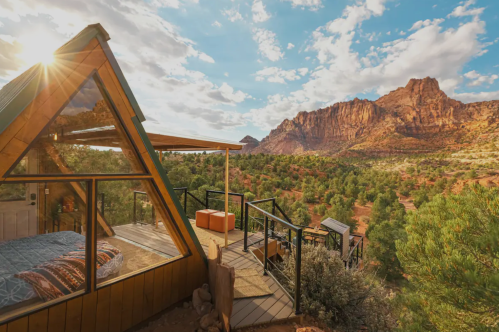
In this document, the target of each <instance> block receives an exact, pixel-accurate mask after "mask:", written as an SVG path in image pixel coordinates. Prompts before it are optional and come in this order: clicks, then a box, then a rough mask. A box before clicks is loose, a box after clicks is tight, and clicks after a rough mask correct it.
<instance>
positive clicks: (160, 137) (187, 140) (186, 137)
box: [142, 121, 245, 151]
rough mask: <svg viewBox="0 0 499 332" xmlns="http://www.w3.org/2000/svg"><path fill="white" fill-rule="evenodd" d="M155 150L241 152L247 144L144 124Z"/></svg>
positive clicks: (151, 123) (153, 124)
mask: <svg viewBox="0 0 499 332" xmlns="http://www.w3.org/2000/svg"><path fill="white" fill-rule="evenodd" d="M142 124H143V126H144V129H145V130H146V133H147V136H148V137H149V140H150V141H151V143H152V145H153V147H154V149H156V150H161V151H200V150H225V149H229V150H241V149H242V148H243V146H244V145H245V143H239V142H234V141H228V140H221V139H217V138H211V137H206V136H199V135H193V134H189V133H185V132H184V133H182V132H178V131H173V130H171V129H170V128H167V127H164V126H161V125H159V124H156V123H153V122H149V121H145V122H143V123H142Z"/></svg>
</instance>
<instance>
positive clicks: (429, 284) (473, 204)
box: [396, 185, 499, 331]
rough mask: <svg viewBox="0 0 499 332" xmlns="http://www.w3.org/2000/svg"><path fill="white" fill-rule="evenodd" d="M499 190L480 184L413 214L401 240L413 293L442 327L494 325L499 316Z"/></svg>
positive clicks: (399, 247) (400, 250)
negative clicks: (404, 236) (405, 234)
mask: <svg viewBox="0 0 499 332" xmlns="http://www.w3.org/2000/svg"><path fill="white" fill-rule="evenodd" d="M498 194H499V192H498V190H496V189H489V188H485V187H482V186H479V185H474V186H473V187H471V188H468V189H465V190H463V192H462V193H461V194H460V195H450V196H448V197H447V198H446V197H444V196H442V195H437V196H435V197H434V198H433V200H432V201H431V202H429V203H427V204H425V205H423V206H421V207H420V208H419V209H418V210H417V211H414V212H411V213H409V214H408V217H407V227H406V232H407V240H406V241H401V240H399V241H396V248H397V256H398V258H399V260H400V262H401V265H402V268H403V269H404V271H405V272H406V273H407V274H408V275H409V281H410V283H411V285H412V287H413V288H414V293H413V296H415V297H416V298H417V299H416V300H417V301H419V303H424V306H421V310H423V313H424V314H425V315H426V316H427V317H428V319H429V320H430V321H431V323H432V324H433V325H434V326H436V328H437V329H438V330H439V331H470V330H473V331H491V330H495V329H497V324H498V322H499V263H498V257H499V244H498V241H497V239H498V238H499V195H498Z"/></svg>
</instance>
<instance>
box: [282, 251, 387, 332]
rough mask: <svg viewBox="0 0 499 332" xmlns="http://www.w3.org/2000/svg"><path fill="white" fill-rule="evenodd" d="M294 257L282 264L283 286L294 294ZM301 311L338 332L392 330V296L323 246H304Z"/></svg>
mask: <svg viewBox="0 0 499 332" xmlns="http://www.w3.org/2000/svg"><path fill="white" fill-rule="evenodd" d="M295 261H296V260H295V257H294V256H293V255H291V257H290V258H285V259H284V262H283V263H282V271H283V274H284V275H285V276H286V277H287V278H283V283H284V285H285V286H287V287H288V288H289V289H291V290H294V283H293V280H294V276H295ZM288 279H289V280H288ZM301 295H302V306H301V307H302V311H304V312H305V313H307V314H309V315H311V316H313V317H316V318H317V319H319V320H320V321H322V322H324V323H325V324H327V325H328V326H329V327H331V328H334V329H336V330H342V331H358V330H360V329H366V328H367V330H368V331H391V330H393V329H394V328H395V326H396V320H395V319H394V317H393V314H392V312H393V310H392V309H393V308H392V302H393V300H392V296H391V294H390V293H389V292H388V291H387V290H386V289H385V287H384V286H383V284H382V283H381V282H380V281H379V280H377V279H375V278H374V277H372V276H371V275H369V274H368V273H366V272H362V271H360V270H357V269H349V270H346V269H345V266H344V263H343V261H342V260H341V258H339V257H338V256H336V255H331V252H329V251H328V250H327V249H326V248H325V247H324V246H317V247H314V246H312V245H304V246H303V248H302V265H301Z"/></svg>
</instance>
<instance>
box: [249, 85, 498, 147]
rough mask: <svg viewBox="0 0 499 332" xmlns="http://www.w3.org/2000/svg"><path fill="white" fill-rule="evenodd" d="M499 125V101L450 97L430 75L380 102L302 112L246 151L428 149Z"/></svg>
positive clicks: (490, 131) (479, 135) (488, 132)
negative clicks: (470, 100)
mask: <svg viewBox="0 0 499 332" xmlns="http://www.w3.org/2000/svg"><path fill="white" fill-rule="evenodd" d="M498 124H499V101H490V102H477V103H471V104H464V103H462V102H460V101H457V100H454V99H451V98H449V97H447V95H446V94H445V93H444V92H443V91H442V90H440V88H439V85H438V82H437V80H435V79H433V78H430V77H427V78H424V79H411V80H410V81H409V83H408V84H407V86H405V87H403V88H398V89H397V90H395V91H392V92H390V93H389V94H387V95H385V96H383V97H381V98H379V99H378V100H376V101H369V100H360V99H357V98H355V99H354V100H352V101H348V102H341V103H336V104H334V105H332V106H329V107H326V108H324V109H319V110H316V111H312V112H300V113H298V115H297V116H296V117H295V118H294V119H292V120H287V119H286V120H284V121H283V122H282V123H281V124H280V125H279V126H278V127H277V128H276V129H274V130H272V131H271V132H270V134H269V135H268V136H267V137H265V138H264V139H263V140H262V141H261V142H260V144H258V145H256V146H255V147H250V146H247V148H246V149H245V150H246V151H244V153H248V152H250V153H260V152H263V153H274V154H315V153H319V154H321V155H332V154H337V153H354V154H356V155H359V154H360V155H363V154H378V155H379V154H398V153H415V152H427V151H435V150H439V149H442V148H446V147H451V148H452V147H453V146H459V145H461V144H466V143H472V142H473V141H475V140H477V139H486V136H488V135H496V133H495V130H496V129H497V127H498ZM497 135H499V129H498V130H497ZM250 138H252V137H250ZM245 139H248V136H247V137H245ZM253 140H254V139H253ZM252 145H254V142H252Z"/></svg>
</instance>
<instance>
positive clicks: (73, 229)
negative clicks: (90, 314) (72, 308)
mask: <svg viewBox="0 0 499 332" xmlns="http://www.w3.org/2000/svg"><path fill="white" fill-rule="evenodd" d="M19 186H22V187H24V188H25V193H26V194H25V195H24V196H23V197H24V198H23V197H21V196H19V199H18V200H11V201H1V202H0V321H1V320H2V319H3V318H5V317H6V316H10V315H12V314H17V313H21V312H24V311H25V310H27V309H30V308H31V307H33V306H35V305H39V304H42V303H47V302H50V301H53V300H57V299H60V298H64V297H69V296H71V295H75V294H80V293H83V292H84V291H85V289H86V276H87V262H86V257H87V254H86V253H87V243H86V242H87V241H86V229H87V215H88V211H87V200H88V198H87V192H88V190H89V188H88V185H87V182H83V183H81V182H46V183H21V184H9V183H2V184H0V192H1V193H15V192H16V191H17V190H18V188H19ZM110 260H112V257H111V259H110ZM103 265H105V263H104V264H103Z"/></svg>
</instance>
